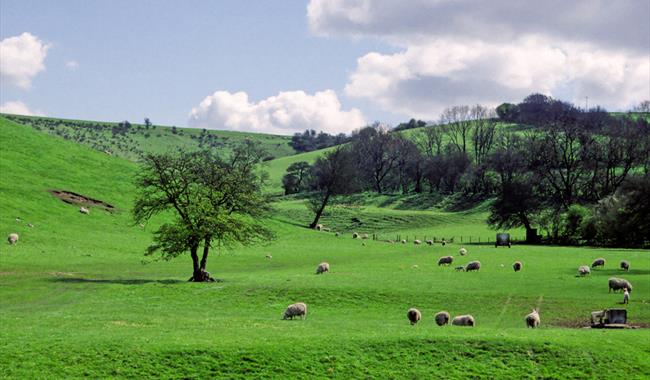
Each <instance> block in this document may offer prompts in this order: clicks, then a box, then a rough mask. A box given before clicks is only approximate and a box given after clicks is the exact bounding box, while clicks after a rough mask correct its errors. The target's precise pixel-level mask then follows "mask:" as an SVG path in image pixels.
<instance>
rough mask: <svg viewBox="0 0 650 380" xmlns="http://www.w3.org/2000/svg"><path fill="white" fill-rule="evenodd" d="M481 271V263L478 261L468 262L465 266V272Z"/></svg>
mask: <svg viewBox="0 0 650 380" xmlns="http://www.w3.org/2000/svg"><path fill="white" fill-rule="evenodd" d="M479 269H481V262H480V261H470V262H469V263H468V264H467V266H466V267H465V271H467V272H471V271H473V270H479Z"/></svg>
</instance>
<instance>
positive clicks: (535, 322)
mask: <svg viewBox="0 0 650 380" xmlns="http://www.w3.org/2000/svg"><path fill="white" fill-rule="evenodd" d="M539 324H540V319H539V311H538V310H537V309H533V311H532V312H530V314H528V315H526V327H530V328H533V329H534V328H535V327H539Z"/></svg>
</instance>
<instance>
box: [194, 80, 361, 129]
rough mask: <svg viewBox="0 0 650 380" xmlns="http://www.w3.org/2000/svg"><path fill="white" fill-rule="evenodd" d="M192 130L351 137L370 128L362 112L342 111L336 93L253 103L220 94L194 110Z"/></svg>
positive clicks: (284, 94)
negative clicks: (314, 132)
mask: <svg viewBox="0 0 650 380" xmlns="http://www.w3.org/2000/svg"><path fill="white" fill-rule="evenodd" d="M189 118H190V122H189V123H190V126H192V127H196V128H206V129H228V130H234V131H249V132H265V133H274V134H284V135H286V134H292V133H295V132H301V131H304V130H305V129H307V128H309V129H315V130H321V131H326V132H329V133H341V132H343V133H347V132H350V131H352V130H353V129H356V128H359V127H362V126H364V125H365V124H366V122H365V120H364V118H363V115H362V114H361V112H360V111H359V110H358V109H355V108H353V109H350V110H349V111H344V110H342V109H341V103H340V102H339V99H338V97H337V96H336V93H335V92H334V91H332V90H325V91H320V92H316V93H315V94H313V95H309V94H307V93H305V92H303V91H286V92H280V93H279V94H278V95H276V96H271V97H269V98H266V99H264V100H261V101H259V102H251V101H250V100H249V98H248V94H246V93H245V92H235V93H230V92H228V91H217V92H215V93H214V94H212V95H210V96H207V97H206V98H205V99H203V101H202V102H201V103H200V104H199V105H198V106H196V107H194V108H192V110H191V112H190V115H189Z"/></svg>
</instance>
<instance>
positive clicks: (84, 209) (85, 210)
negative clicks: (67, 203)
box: [79, 206, 90, 215]
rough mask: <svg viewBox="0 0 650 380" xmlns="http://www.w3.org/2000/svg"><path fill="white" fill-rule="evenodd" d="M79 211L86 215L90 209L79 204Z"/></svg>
mask: <svg viewBox="0 0 650 380" xmlns="http://www.w3.org/2000/svg"><path fill="white" fill-rule="evenodd" d="M79 212H80V213H82V214H86V215H88V214H90V210H88V209H87V208H85V207H83V206H81V208H80V209H79Z"/></svg>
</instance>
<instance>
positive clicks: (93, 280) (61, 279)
mask: <svg viewBox="0 0 650 380" xmlns="http://www.w3.org/2000/svg"><path fill="white" fill-rule="evenodd" d="M50 281H52V282H64V283H68V284H120V285H143V284H153V283H157V284H167V285H170V284H180V283H185V282H187V281H183V280H172V279H167V280H146V279H142V278H134V279H122V278H116V279H101V280H100V279H96V278H81V277H57V278H53V279H50Z"/></svg>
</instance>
